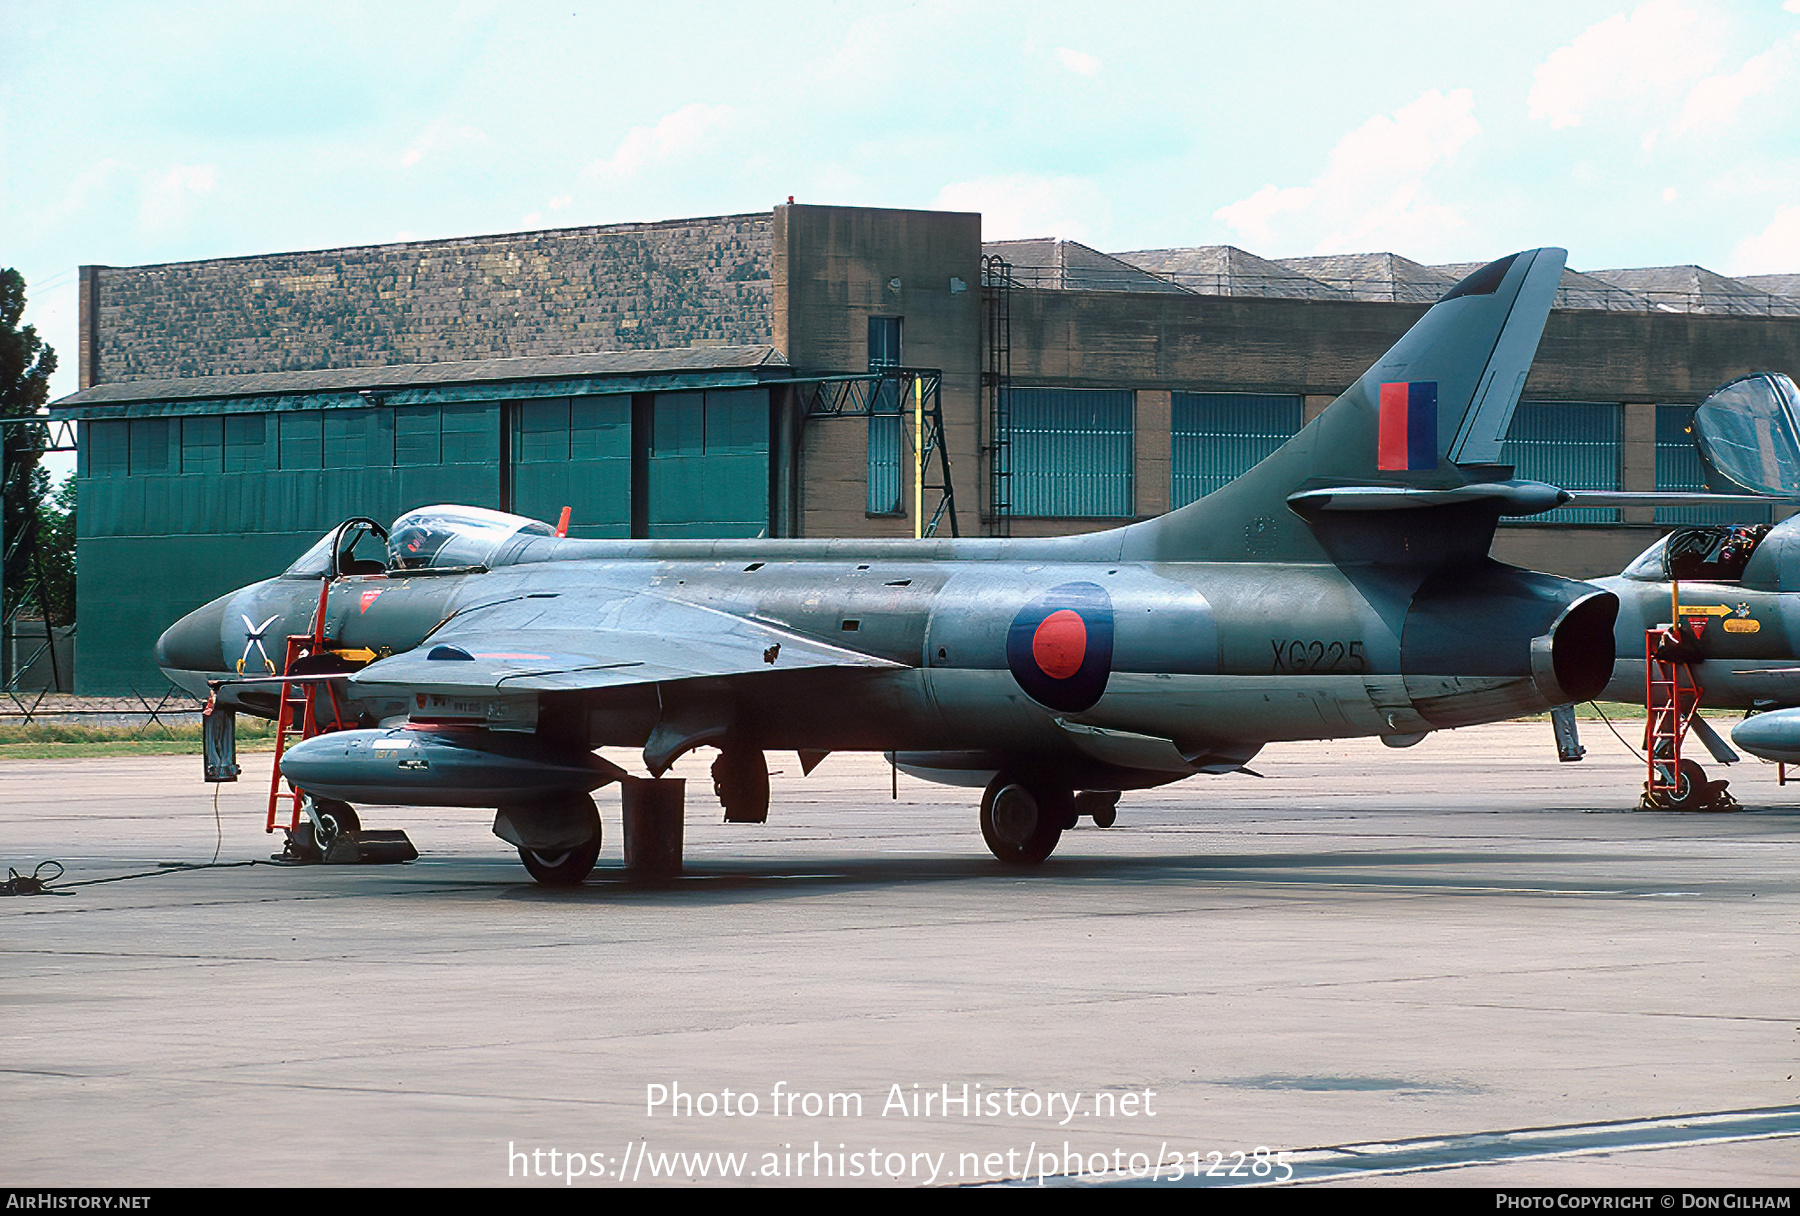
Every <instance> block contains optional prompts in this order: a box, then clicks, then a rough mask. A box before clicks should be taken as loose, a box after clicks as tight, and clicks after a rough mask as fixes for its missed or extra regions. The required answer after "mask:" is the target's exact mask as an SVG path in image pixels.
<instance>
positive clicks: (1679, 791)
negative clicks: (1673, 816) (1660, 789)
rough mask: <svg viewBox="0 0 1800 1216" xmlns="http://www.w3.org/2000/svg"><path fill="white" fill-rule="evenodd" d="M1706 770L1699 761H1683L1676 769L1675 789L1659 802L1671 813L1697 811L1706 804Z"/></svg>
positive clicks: (1664, 795)
mask: <svg viewBox="0 0 1800 1216" xmlns="http://www.w3.org/2000/svg"><path fill="white" fill-rule="evenodd" d="M1706 793H1707V784H1706V770H1705V769H1703V768H1701V767H1700V764H1699V762H1698V761H1695V760H1683V761H1682V762H1681V763H1680V764H1678V765H1676V767H1675V788H1674V789H1673V790H1671V791H1670V792H1668V793H1666V794H1663V795H1662V796H1661V798H1660V799H1659V801H1661V802H1662V804H1663V806H1664V808H1666V809H1668V810H1671V811H1697V810H1699V809H1700V808H1701V807H1702V806H1704V805H1705V804H1706Z"/></svg>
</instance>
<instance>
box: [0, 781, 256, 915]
mask: <svg viewBox="0 0 1800 1216" xmlns="http://www.w3.org/2000/svg"><path fill="white" fill-rule="evenodd" d="M213 832H214V836H213V855H212V860H211V861H203V862H182V861H171V862H164V863H162V864H161V865H160V866H158V867H157V868H156V869H154V870H144V871H142V872H141V873H137V874H115V875H113V876H112V877H111V878H83V879H79V880H77V881H75V882H59V881H58V880H60V879H61V878H62V876H63V874H64V873H66V871H65V869H64V867H63V863H62V862H60V861H56V860H54V859H46V860H44V861H40V862H38V863H37V865H36V866H35V867H33V869H32V871H31V873H30V874H21V873H19V872H18V870H16V869H13V868H11V867H8V869H7V872H6V873H7V878H6V881H5V882H3V883H0V896H5V895H73V894H74V893H75V892H74V888H76V887H97V886H100V885H101V884H103V883H109V882H124V881H126V880H127V879H132V878H154V877H156V876H157V875H158V874H176V873H180V872H181V871H184V870H231V869H240V868H242V867H244V866H266V865H273V864H274V863H273V862H269V861H259V860H252V861H220V860H219V853H220V851H221V850H222V849H223V848H224V847H225V820H224V817H223V816H222V815H221V814H220V812H219V787H218V786H217V785H215V786H213ZM46 866H55V867H56V873H54V874H52V875H50V876H49V877H47V878H46V877H43V872H44V867H46ZM52 883H57V884H58V885H57V886H56V887H55V888H52V887H51V884H52Z"/></svg>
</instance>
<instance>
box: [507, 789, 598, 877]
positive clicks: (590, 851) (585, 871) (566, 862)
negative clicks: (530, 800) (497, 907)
mask: <svg viewBox="0 0 1800 1216" xmlns="http://www.w3.org/2000/svg"><path fill="white" fill-rule="evenodd" d="M565 797H567V798H569V799H570V800H571V802H573V801H574V800H576V799H579V800H580V801H581V802H583V803H586V804H587V805H586V813H587V817H588V819H589V823H590V824H591V826H592V828H593V834H592V835H591V836H590V837H589V838H588V840H587V841H586V842H585V843H583V844H578V845H575V846H573V847H572V848H567V849H528V848H523V847H522V848H520V849H519V860H520V861H521V862H523V863H524V866H525V869H526V870H527V871H529V872H530V874H531V876H532V878H534V879H536V880H537V882H538V883H539V885H541V886H546V887H578V886H580V885H581V884H582V883H583V882H585V881H587V876H588V875H589V874H591V873H593V871H594V863H595V862H597V861H599V860H600V810H599V808H598V807H596V806H595V805H594V800H593V799H592V798H590V797H588V796H587V795H586V794H568V795H565Z"/></svg>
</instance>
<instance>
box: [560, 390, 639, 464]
mask: <svg viewBox="0 0 1800 1216" xmlns="http://www.w3.org/2000/svg"><path fill="white" fill-rule="evenodd" d="M569 458H570V459H571V460H629V459H631V398H630V397H629V396H628V395H625V394H623V393H621V394H618V395H616V396H610V397H577V398H575V399H574V400H573V401H571V402H570V403H569Z"/></svg>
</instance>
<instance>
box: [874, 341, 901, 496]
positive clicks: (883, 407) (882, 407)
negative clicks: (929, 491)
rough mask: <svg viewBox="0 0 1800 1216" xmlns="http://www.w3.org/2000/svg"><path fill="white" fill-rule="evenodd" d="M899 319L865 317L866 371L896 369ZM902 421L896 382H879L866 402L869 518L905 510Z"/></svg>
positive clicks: (898, 383)
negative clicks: (867, 338) (867, 362)
mask: <svg viewBox="0 0 1800 1216" xmlns="http://www.w3.org/2000/svg"><path fill="white" fill-rule="evenodd" d="M901 320H902V318H900V317H870V318H869V370H870V371H872V372H878V371H886V370H887V369H888V368H892V367H899V366H900V323H901ZM906 450H907V442H906V422H905V419H904V417H903V415H902V413H901V402H900V381H899V380H898V379H895V380H882V381H880V382H879V383H878V384H876V386H875V396H874V399H873V400H871V401H870V402H869V501H868V505H867V507H866V510H867V511H868V513H869V514H870V515H899V514H901V513H903V512H904V510H905V502H904V497H903V495H902V492H901V488H902V486H903V485H904V483H905V464H906V460H905V454H906Z"/></svg>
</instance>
